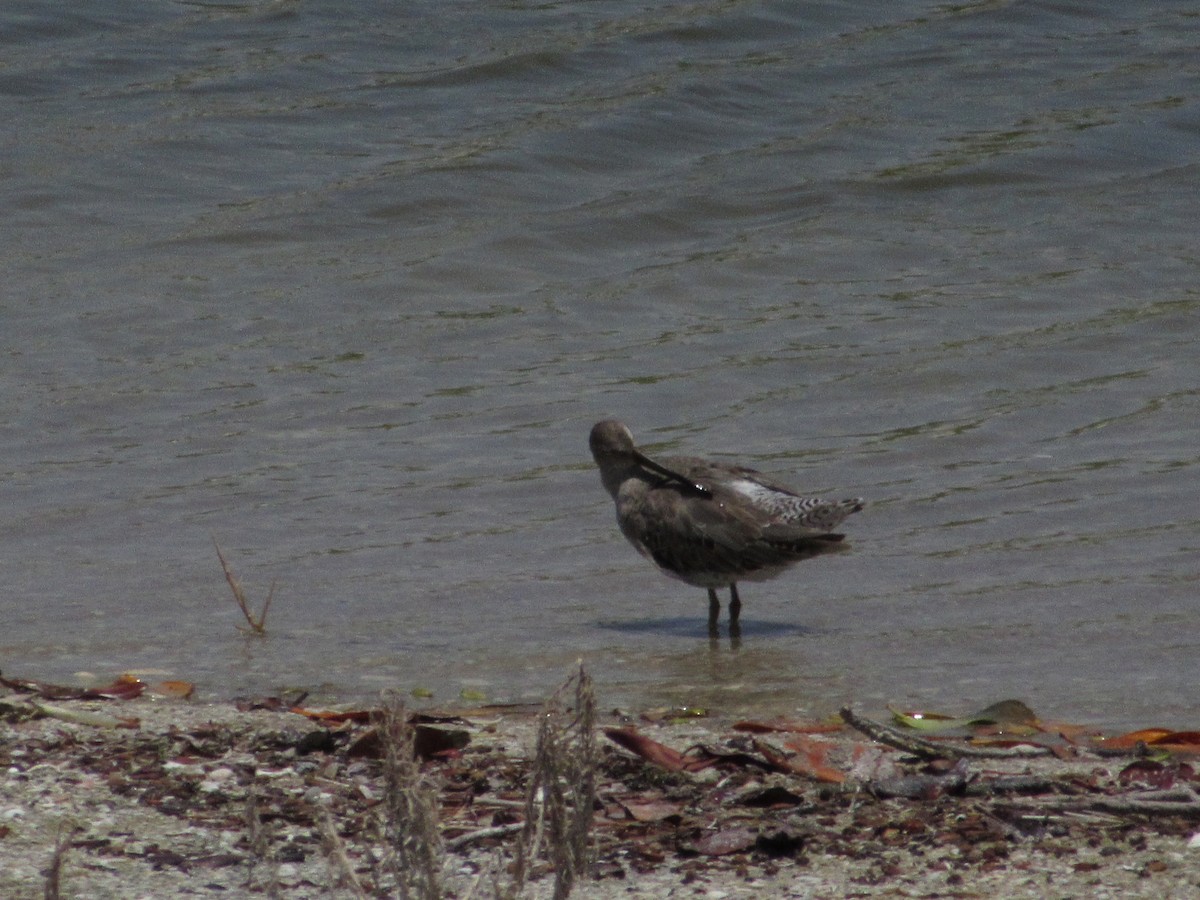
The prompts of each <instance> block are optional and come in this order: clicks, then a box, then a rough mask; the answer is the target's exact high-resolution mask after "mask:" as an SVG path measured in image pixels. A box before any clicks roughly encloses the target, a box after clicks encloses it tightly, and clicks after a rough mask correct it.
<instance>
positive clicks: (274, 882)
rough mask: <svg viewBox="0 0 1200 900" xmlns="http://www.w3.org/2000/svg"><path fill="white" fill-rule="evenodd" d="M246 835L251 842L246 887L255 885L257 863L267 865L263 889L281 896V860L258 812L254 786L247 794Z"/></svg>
mask: <svg viewBox="0 0 1200 900" xmlns="http://www.w3.org/2000/svg"><path fill="white" fill-rule="evenodd" d="M246 833H247V834H246V836H247V838H248V840H249V843H250V853H251V857H250V870H249V871H248V872H247V873H246V887H247V888H252V887H253V886H254V869H255V867H256V866H257V865H260V864H261V865H265V866H266V867H267V880H266V885H265V886H264V888H263V890H264V891H265V892H266V895H267V896H268V897H278V896H279V860H278V859H276V858H275V854H274V853H273V852H272V851H271V835H270V833H269V831H268V829H267V826H265V825H264V824H263V821H262V818H261V817H260V816H259V814H258V793H257V792H256V791H255V789H254V788H253V787H251V788H250V791H249V793H248V794H247V795H246Z"/></svg>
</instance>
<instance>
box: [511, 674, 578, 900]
mask: <svg viewBox="0 0 1200 900" xmlns="http://www.w3.org/2000/svg"><path fill="white" fill-rule="evenodd" d="M572 685H573V686H574V688H575V704H574V710H573V718H572V717H571V713H570V712H568V711H567V710H565V709H564V708H563V703H562V698H563V695H564V694H565V693H566V692H567V690H568V689H569V688H570V687H571V686H572ZM595 717H596V700H595V696H594V694H593V689H592V680H591V677H590V676H589V675H588V674H587V672H586V671H585V670H584V668H583V666H582V664H581V665H580V667H579V671H578V673H577V674H575V675H573V676H571V678H569V679H568V680H567V681H566V682H565V683H564V684H563V685H562V687H560V688H559V689H558V690H557V691H555V692H554V694H553V696H551V698H550V700H549V701H547V703H546V708H545V710H544V711H543V713H542V720H541V723H540V726H539V728H538V737H537V749H536V752H535V754H534V760H533V768H532V772H531V775H530V781H529V785H528V788H527V792H526V801H525V824H524V827H523V828H522V830H521V836H520V838H519V839H518V841H517V858H516V860H515V861H514V863H513V876H512V881H511V882H510V884H509V887H508V890H507V892H506V895H507V896H508V897H510V898H511V897H516V896H517V895H518V894H520V893H521V891H522V889H523V888H524V885H525V879H526V877H527V876H528V872H529V868H530V866H531V864H532V863H533V861H534V860H536V859H537V858H538V857H539V856H540V855H542V853H543V850H542V842H543V840H545V842H546V848H545V851H544V853H545V857H546V859H547V861H548V862H549V863H550V865H551V867H552V868H553V870H554V898H555V900H565V898H566V897H568V896H569V895H570V893H571V890H572V888H573V887H574V885H575V882H576V880H577V879H579V878H582V877H586V876H587V874H588V870H589V863H590V860H589V856H588V839H589V836H590V834H591V829H592V815H593V807H594V805H595V799H596V742H595V741H596V739H595Z"/></svg>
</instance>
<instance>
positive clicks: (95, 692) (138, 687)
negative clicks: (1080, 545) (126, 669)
mask: <svg viewBox="0 0 1200 900" xmlns="http://www.w3.org/2000/svg"><path fill="white" fill-rule="evenodd" d="M145 690H146V683H145V682H144V681H142V679H140V678H138V677H137V676H136V675H119V676H117V680H116V681H114V682H113V683H112V684H109V685H105V686H104V687H99V688H89V689H87V690H86V691H84V698H85V699H88V700H99V699H103V700H133V699H134V698H135V697H140V696H141V695H142V693H143V692H144V691H145Z"/></svg>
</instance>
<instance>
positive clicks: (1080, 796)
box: [0, 686, 1200, 900]
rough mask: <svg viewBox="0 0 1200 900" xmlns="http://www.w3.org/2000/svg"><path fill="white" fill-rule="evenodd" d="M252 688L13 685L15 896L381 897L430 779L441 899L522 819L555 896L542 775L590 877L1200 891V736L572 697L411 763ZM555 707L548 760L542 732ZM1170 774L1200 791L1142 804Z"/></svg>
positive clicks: (678, 884)
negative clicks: (868, 722) (642, 707)
mask: <svg viewBox="0 0 1200 900" xmlns="http://www.w3.org/2000/svg"><path fill="white" fill-rule="evenodd" d="M577 687H578V686H577ZM560 693H561V692H560ZM577 699H578V698H577ZM589 699H590V698H589ZM254 705H255V704H238V703H204V702H196V701H184V700H172V699H154V698H149V697H141V698H138V699H133V700H124V701H92V700H88V701H70V700H63V701H56V702H55V704H54V706H53V707H52V709H53V710H54V711H56V712H58V711H61V712H62V715H64V716H67V717H68V718H70V717H75V716H78V717H81V721H64V720H63V719H61V718H55V717H54V716H47V715H44V714H39V713H38V711H37V710H36V709H35V708H34V707H33V706H32V705H31V704H30V702H29V700H28V697H27V695H24V694H22V693H18V692H9V693H7V694H6V695H3V696H0V736H2V740H0V761H3V763H4V768H5V770H6V771H5V778H4V782H3V787H2V788H0V896H4V897H7V898H13V900H23V898H34V897H37V898H42V897H48V896H52V894H51V893H50V891H49V888H48V885H49V883H50V881H51V880H54V881H56V884H57V886H56V890H57V892H58V893H57V894H55V895H54V896H61V897H81V898H82V897H87V898H89V900H103V898H114V900H115V898H121V900H127V898H130V897H151V896H152V897H156V898H171V897H177V896H178V897H183V896H189V897H191V896H197V895H199V896H243V895H252V896H257V895H262V896H276V897H286V898H316V897H358V896H379V895H380V894H379V893H372V891H375V892H378V891H394V890H395V889H396V884H395V882H394V880H395V878H397V877H401V876H399V875H397V872H398V871H400V869H399V868H398V867H397V859H396V856H395V853H396V852H399V851H398V850H396V849H395V848H396V847H398V846H399V844H398V843H396V842H395V841H394V840H391V839H390V838H389V833H391V834H392V835H393V836H394V834H395V833H396V832H397V828H399V831H401V832H404V831H405V830H406V829H407V830H408V831H412V830H413V827H414V826H413V825H412V823H413V822H414V821H420V815H422V813H420V804H421V802H425V801H428V803H427V806H428V807H429V808H427V809H426V812H425V813H424V815H432V816H433V818H432V819H429V820H428V822H427V825H428V824H429V823H431V822H432V823H435V824H432V825H430V826H429V828H430V829H431V830H430V833H429V834H428V835H427V837H428V838H429V843H428V847H427V849H428V850H429V852H430V853H436V855H437V858H436V862H430V863H429V865H430V866H432V867H433V868H435V869H436V870H437V871H436V873H435V877H436V878H437V879H438V880H440V882H441V884H442V886H443V888H444V894H443V895H444V896H446V897H466V896H469V895H470V896H476V897H489V896H492V895H493V885H494V884H495V883H499V884H501V885H505V884H509V883H510V880H511V878H512V877H513V874H512V872H513V866H514V861H515V859H516V858H517V857H518V856H519V855H521V853H522V850H521V846H520V841H522V840H526V845H525V847H524V850H525V852H524V856H525V858H526V860H525V861H526V863H527V865H526V872H525V874H524V881H525V893H524V894H523V896H535V897H541V896H547V897H548V896H551V895H552V893H553V890H554V873H553V871H552V869H554V868H557V869H558V870H559V871H562V867H563V866H564V865H566V864H565V863H563V862H562V860H563V859H565V858H566V857H554V856H553V855H552V854H553V853H554V852H557V850H556V848H555V846H554V843H555V842H554V840H552V838H553V837H554V834H553V833H552V832H553V829H554V818H553V816H552V815H550V816H549V818H547V819H546V822H545V823H543V824H544V825H545V828H544V829H543V830H544V832H545V833H544V834H540V836H539V838H538V840H539V843H538V845H537V846H533V847H531V846H530V845H529V841H528V838H529V836H530V835H531V834H532V832H531V831H528V830H527V831H524V834H525V838H523V837H522V833H523V829H524V828H525V822H526V820H527V816H528V813H529V811H530V810H531V809H533V807H531V806H529V803H530V800H529V797H528V796H527V794H528V791H527V788H528V786H529V784H530V782H531V781H534V782H536V780H537V779H538V778H539V777H541V778H542V779H543V780H542V782H541V784H542V788H543V789H542V791H541V793H539V794H538V796H539V797H541V798H542V799H543V800H545V799H546V798H549V797H552V792H550V789H551V788H553V787H554V786H555V785H556V784H562V785H565V786H566V787H565V788H564V789H565V791H566V793H565V795H564V797H565V799H563V798H560V800H563V803H562V804H560V805H562V807H563V809H565V810H567V815H568V817H569V815H570V812H571V810H573V809H574V808H575V807H574V806H573V803H574V798H575V797H576V796H580V797H585V796H586V797H594V800H592V801H591V802H590V803H588V804H584V805H588V806H590V808H591V809H592V812H593V816H592V821H591V824H590V831H588V833H587V835H586V854H585V855H586V856H587V858H588V859H587V863H586V866H581V868H587V869H588V870H590V872H580V873H579V878H580V879H583V880H579V881H577V882H576V884H575V890H574V896H577V897H596V898H610V897H611V898H616V897H742V896H745V897H751V896H763V895H772V896H781V897H843V896H877V895H878V896H883V895H888V896H897V895H899V896H907V897H934V896H939V897H945V896H973V895H980V894H995V895H1001V896H1006V897H1023V896H1028V897H1041V896H1046V895H1048V894H1052V895H1054V896H1059V897H1075V896H1079V897H1084V896H1086V897H1106V896H1112V897H1117V896H1120V897H1141V896H1145V897H1151V896H1153V897H1180V898H1182V897H1190V896H1197V895H1200V838H1198V837H1197V835H1198V834H1200V816H1197V815H1196V810H1194V809H1192V805H1191V804H1190V802H1186V801H1187V797H1188V795H1189V793H1190V794H1191V795H1192V796H1194V795H1195V789H1196V788H1197V787H1200V780H1198V779H1197V776H1196V773H1195V772H1194V771H1193V769H1192V766H1191V765H1190V764H1189V763H1188V762H1187V757H1186V756H1177V755H1173V756H1171V757H1167V758H1165V761H1163V760H1158V759H1147V758H1146V757H1145V756H1142V757H1138V756H1137V755H1136V753H1134V754H1133V755H1125V756H1112V757H1101V756H1098V755H1095V754H1093V753H1086V752H1071V753H1060V754H1059V755H1054V754H1047V755H1043V756H1038V757H1034V758H1028V757H1011V758H980V759H967V758H958V759H953V758H950V757H948V758H947V759H946V760H944V761H942V762H938V761H937V760H919V759H918V758H917V757H916V756H915V755H914V754H913V753H912V752H906V751H904V750H900V749H897V748H894V747H890V746H887V745H886V744H883V743H881V742H879V741H874V740H871V739H869V738H867V737H865V736H864V735H863V734H862V733H860V732H857V731H854V730H851V729H849V728H844V729H842V730H840V731H836V732H831V733H822V731H823V730H822V729H817V728H808V727H802V726H800V725H798V724H797V723H791V724H788V723H782V724H778V726H777V725H771V724H764V723H741V726H740V727H735V726H738V723H736V721H735V719H734V718H733V717H732V716H720V717H712V718H702V719H675V720H672V719H669V718H658V719H657V720H653V718H651V719H647V718H646V717H642V716H636V717H628V716H620V715H615V714H612V713H610V714H607V715H598V716H597V717H596V718H597V721H596V722H595V726H596V727H595V728H590V727H588V728H584V727H583V726H581V724H580V723H579V722H578V721H577V720H576V718H573V717H574V716H575V715H576V714H575V713H574V712H572V709H575V708H581V707H580V705H579V704H578V703H576V704H575V706H574V707H569V706H568V705H567V704H566V703H565V702H562V703H560V704H559V705H558V706H556V707H555V710H556V711H554V712H553V713H547V712H546V711H545V709H543V708H541V707H537V706H532V705H523V706H515V707H485V708H481V709H476V710H463V711H458V712H453V711H451V712H448V713H445V714H442V715H441V716H437V717H434V720H433V721H431V722H426V723H422V724H417V725H415V726H414V727H413V728H410V729H408V730H407V732H408V733H409V734H410V737H409V739H410V740H416V742H417V750H418V751H419V753H420V756H421V762H420V766H419V769H418V768H417V767H416V766H410V767H409V768H408V769H405V768H404V765H403V759H401V757H403V754H399V756H398V755H397V753H396V751H395V748H394V747H391V745H390V743H389V742H388V741H386V740H384V741H383V746H382V747H381V746H380V736H381V735H382V734H383V733H384V732H382V731H381V730H380V729H375V726H374V725H372V724H371V722H370V721H364V718H365V716H357V717H347V718H344V719H343V720H341V721H339V720H338V719H337V718H334V719H330V720H327V721H315V720H313V719H311V718H309V717H306V716H304V715H300V714H297V713H296V712H293V711H289V710H287V709H285V708H283V707H282V706H279V707H277V708H274V709H269V708H261V707H262V704H258V706H259V707H260V708H249V707H250V706H254ZM268 705H269V704H268ZM239 706H240V707H241V708H239ZM408 712H409V713H411V712H412V711H411V710H410V711H408ZM422 715H423V714H422ZM555 716H557V719H555ZM89 717H96V718H95V721H97V722H100V721H104V720H105V719H112V718H117V717H119V718H124V719H127V720H133V719H136V725H134V724H132V723H131V722H126V726H127V727H101V726H99V725H97V724H86V721H88V719H89ZM551 720H554V721H557V722H558V723H559V724H558V725H557V726H555V727H556V728H557V729H558V730H557V731H552V732H550V738H551V741H550V742H551V744H554V741H557V744H554V747H556V748H557V750H556V752H557V753H558V756H557V757H554V756H553V754H549V755H547V753H543V749H544V748H543V745H542V743H539V734H541V735H542V737H543V739H544V738H545V737H546V734H547V732H546V731H545V729H546V728H547V724H546V723H547V722H549V721H551ZM751 724H753V725H754V728H753V729H751V728H749V725H751ZM760 727H761V729H765V730H755V729H759V728H760ZM777 727H778V730H776V728H777ZM373 730H374V735H372V731H373ZM585 731H586V734H585V733H584V732H585ZM622 734H624V735H633V736H634V737H633V738H621V737H620V736H621V735H622ZM422 735H424V736H425V737H424V738H422ZM613 735H617V737H618V738H619V739H620V743H618V740H617V739H614V737H613ZM373 740H374V743H372V741H373ZM422 740H424V741H425V744H424V746H422ZM430 741H432V743H430ZM631 746H632V747H634V752H631V751H630V749H629V747H631ZM697 748H698V749H697ZM1142 749H1143V750H1144V748H1142ZM1138 752H1140V751H1138ZM389 754H390V755H389ZM410 758H411V757H410ZM585 758H586V759H587V760H590V762H589V763H588V765H587V766H580V765H577V763H579V761H580V760H583V759H585ZM650 759H653V760H654V761H653V762H652V761H650ZM398 760H399V762H398ZM547 760H548V761H547ZM556 766H557V767H558V768H555V767H556ZM389 767H390V768H389ZM585 769H586V771H585ZM589 771H590V772H591V773H592V774H591V775H590V776H589V775H588V774H587V772H589ZM397 773H399V775H398V774H397ZM405 773H407V774H405ZM401 776H403V777H401ZM405 778H408V781H405V780H404V779H405ZM587 778H590V779H591V782H590V783H591V793H579V791H581V790H582V788H580V787H579V784H580V783H581V782H580V780H581V779H587ZM397 779H399V781H398V780H397ZM1168 782H1169V783H1168ZM1164 790H1166V791H1168V792H1169V791H1172V790H1174V791H1175V796H1177V797H1182V798H1183V799H1184V801H1185V802H1183V803H1182V804H1181V805H1179V806H1178V807H1177V808H1172V807H1162V808H1155V807H1153V806H1148V805H1145V804H1143V805H1141V806H1138V805H1136V803H1135V804H1134V805H1132V806H1129V805H1128V801H1130V800H1131V799H1133V800H1135V801H1137V802H1140V800H1139V798H1151V802H1153V798H1154V797H1163V796H1167V795H1166V794H1163V791H1164ZM572 791H576V793H575V794H572ZM1156 791H1157V793H1155V792H1156ZM889 792H890V793H891V794H892V796H884V795H885V794H887V793H889ZM906 793H907V794H908V795H907V796H906V795H905V794H906ZM1109 801H1114V802H1109ZM406 803H407V804H408V806H405V805H404V804H406ZM1106 803H1107V806H1106ZM1121 803H1126V804H1127V806H1126V808H1122V806H1121ZM547 808H548V807H540V808H539V809H538V812H537V817H538V820H539V822H540V821H541V817H542V815H543V813H544V812H545V810H546V809H547ZM405 810H407V812H405ZM414 810H415V812H414ZM551 812H553V810H551ZM397 815H402V816H409V818H408V819H406V820H405V821H404V822H402V823H401V825H400V826H397V824H396V822H395V821H392V819H393V818H394V817H395V816H397ZM413 816H416V817H417V818H415V819H414V818H412V817H413ZM530 821H531V820H530ZM541 828H542V826H540V825H539V829H541ZM389 829H391V831H390V832H389ZM418 830H419V829H418ZM564 840H566V839H565V838H564ZM56 848H57V852H56ZM409 851H411V848H409ZM409 851H406V852H409ZM432 858H433V857H432V856H431V857H430V859H432ZM550 859H556V860H558V862H557V865H556V866H552V865H551V863H550V862H548V860H550ZM407 865H409V868H410V869H411V859H409V861H408V863H407ZM389 866H390V867H391V868H390V869H389ZM389 873H390V874H389ZM588 874H591V875H594V876H596V877H594V878H585V876H586V875H588ZM389 879H392V880H391V881H389ZM356 883H357V887H356ZM386 895H387V896H393V895H398V894H395V893H388V894H386ZM421 895H422V894H421V893H420V891H419V890H418V892H417V893H414V894H413V896H421Z"/></svg>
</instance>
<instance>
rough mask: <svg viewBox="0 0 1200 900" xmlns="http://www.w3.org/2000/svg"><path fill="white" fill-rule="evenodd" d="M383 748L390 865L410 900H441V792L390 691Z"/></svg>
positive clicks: (383, 712) (381, 722)
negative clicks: (425, 771)
mask: <svg viewBox="0 0 1200 900" xmlns="http://www.w3.org/2000/svg"><path fill="white" fill-rule="evenodd" d="M375 724H376V727H377V728H378V729H379V737H380V741H381V743H382V746H383V753H384V757H383V767H384V768H383V777H384V797H383V804H382V805H383V809H384V835H385V837H386V840H387V845H388V848H389V851H390V854H389V865H387V866H386V868H387V869H389V870H390V871H391V873H392V874H393V876H394V877H395V879H396V885H397V887H398V889H399V891H400V896H401V897H402V898H404V900H409V898H416V900H441V897H442V861H443V858H444V857H443V849H442V838H441V834H440V832H439V830H438V814H437V794H436V791H435V790H434V789H433V788H432V787H431V786H430V785H429V784H428V783H427V782H426V780H425V779H424V778H423V777H422V775H421V767H420V764H419V763H418V761H417V757H416V752H415V750H414V744H413V742H414V740H415V735H416V731H415V729H414V728H413V727H412V725H410V724H409V722H408V713H407V710H406V709H405V707H404V703H403V701H402V700H400V698H399V697H398V696H397V695H396V694H394V693H392V692H390V691H385V692H384V695H383V705H382V707H381V709H380V712H379V715H378V717H377V721H376V723H375Z"/></svg>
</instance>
